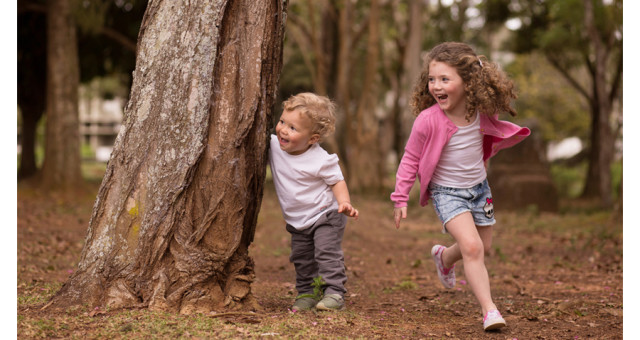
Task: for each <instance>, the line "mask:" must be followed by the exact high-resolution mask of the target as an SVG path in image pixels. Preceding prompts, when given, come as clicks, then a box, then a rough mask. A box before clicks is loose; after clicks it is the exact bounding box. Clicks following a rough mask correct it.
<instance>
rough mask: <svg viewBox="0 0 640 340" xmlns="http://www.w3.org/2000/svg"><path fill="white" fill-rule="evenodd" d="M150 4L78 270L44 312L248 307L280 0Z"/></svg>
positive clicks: (277, 57) (277, 64)
mask: <svg viewBox="0 0 640 340" xmlns="http://www.w3.org/2000/svg"><path fill="white" fill-rule="evenodd" d="M183 2H184V1H182V2H179V3H177V2H175V1H171V2H167V1H164V2H163V1H154V2H150V3H149V4H148V7H147V9H146V12H145V15H144V19H143V22H142V26H141V28H140V34H139V40H138V51H137V62H136V70H135V72H134V79H133V87H132V90H131V96H130V100H129V102H128V104H127V106H126V108H125V120H124V122H123V127H122V129H121V131H120V134H119V135H118V138H117V140H116V144H115V147H114V151H113V153H112V156H111V159H110V161H109V163H108V165H107V170H106V174H105V176H104V179H103V182H102V185H101V187H100V189H99V192H98V197H97V200H96V203H95V206H94V210H93V213H92V217H91V221H90V223H89V230H88V233H87V238H86V243H85V246H84V248H83V251H82V256H81V259H80V263H79V265H78V270H77V271H75V272H74V274H73V275H72V276H71V277H70V278H69V281H67V282H66V283H65V285H64V286H63V287H62V289H61V290H60V291H59V292H58V293H57V294H56V295H55V296H54V298H53V299H52V301H51V302H50V304H52V305H55V306H58V307H62V306H66V305H70V304H79V303H87V304H89V305H90V306H97V305H107V306H111V307H131V306H137V307H148V308H150V309H154V310H167V311H180V312H182V313H190V312H194V311H199V312H208V311H211V310H214V309H218V308H222V307H227V308H251V307H255V306H254V303H255V300H254V299H253V296H252V294H251V288H250V284H251V281H252V280H253V276H254V274H253V262H252V260H251V258H250V257H249V256H248V253H247V251H248V247H249V244H250V243H251V242H252V240H253V235H254V228H255V225H256V219H257V215H258V210H259V207H260V203H261V198H262V188H263V183H264V178H265V173H266V156H267V153H266V147H267V141H268V131H267V130H268V128H269V122H270V119H271V114H272V106H273V101H274V97H275V92H276V87H277V82H278V76H279V73H280V68H281V64H282V61H281V58H282V52H281V47H282V41H283V34H284V16H285V10H286V8H284V7H283V6H284V5H286V2H284V3H283V2H281V1H266V0H265V1H255V0H248V1H223V0H218V1H208V0H207V1H205V0H201V1H189V5H187V4H186V3H183Z"/></svg>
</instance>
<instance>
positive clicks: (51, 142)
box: [42, 0, 82, 188]
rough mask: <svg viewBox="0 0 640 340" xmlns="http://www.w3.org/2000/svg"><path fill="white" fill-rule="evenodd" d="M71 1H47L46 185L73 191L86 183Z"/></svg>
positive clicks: (76, 52) (44, 178)
mask: <svg viewBox="0 0 640 340" xmlns="http://www.w3.org/2000/svg"><path fill="white" fill-rule="evenodd" d="M72 11H73V8H72V1H71V0H51V1H47V16H46V17H47V26H46V27H47V90H46V93H47V101H46V103H47V104H46V112H47V127H46V134H45V138H46V141H45V149H44V163H43V164H42V184H43V185H44V187H46V188H71V187H73V186H75V185H77V184H78V183H79V181H82V176H81V173H80V132H79V118H78V83H79V81H80V70H79V66H78V46H77V35H76V26H75V19H74V16H73V14H72Z"/></svg>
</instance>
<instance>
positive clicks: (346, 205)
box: [338, 202, 359, 220]
mask: <svg viewBox="0 0 640 340" xmlns="http://www.w3.org/2000/svg"><path fill="white" fill-rule="evenodd" d="M338 212H339V213H342V214H345V215H347V216H349V217H353V218H355V219H356V220H357V219H358V215H359V213H358V209H356V208H354V207H353V206H352V205H351V203H350V202H342V203H340V204H339V205H338Z"/></svg>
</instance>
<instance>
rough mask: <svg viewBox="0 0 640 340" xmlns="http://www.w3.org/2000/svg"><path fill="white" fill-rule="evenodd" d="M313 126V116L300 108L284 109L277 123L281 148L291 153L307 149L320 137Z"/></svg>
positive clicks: (277, 134) (299, 152)
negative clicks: (313, 129) (308, 115)
mask: <svg viewBox="0 0 640 340" xmlns="http://www.w3.org/2000/svg"><path fill="white" fill-rule="evenodd" d="M312 126H313V122H312V121H311V118H309V117H307V116H306V115H304V114H302V113H301V112H299V111H298V110H293V111H287V110H284V111H283V112H282V116H280V120H279V121H278V124H277V125H276V136H278V142H280V149H282V151H285V152H287V153H288V154H290V155H300V154H302V153H304V152H305V151H307V150H308V149H309V147H311V145H313V144H315V143H317V142H318V140H319V139H320V136H319V135H318V134H316V133H313V131H312Z"/></svg>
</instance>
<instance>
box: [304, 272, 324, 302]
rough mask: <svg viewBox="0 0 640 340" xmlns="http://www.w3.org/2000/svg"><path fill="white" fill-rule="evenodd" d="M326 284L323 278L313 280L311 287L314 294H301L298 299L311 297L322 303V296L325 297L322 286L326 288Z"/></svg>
mask: <svg viewBox="0 0 640 340" xmlns="http://www.w3.org/2000/svg"><path fill="white" fill-rule="evenodd" d="M325 284H327V283H326V282H324V280H323V279H322V276H318V277H315V278H313V282H312V283H311V286H312V287H313V294H300V295H298V298H303V297H310V298H312V299H314V300H316V301H320V299H322V296H323V295H324V292H323V291H322V286H324V285H325Z"/></svg>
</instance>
